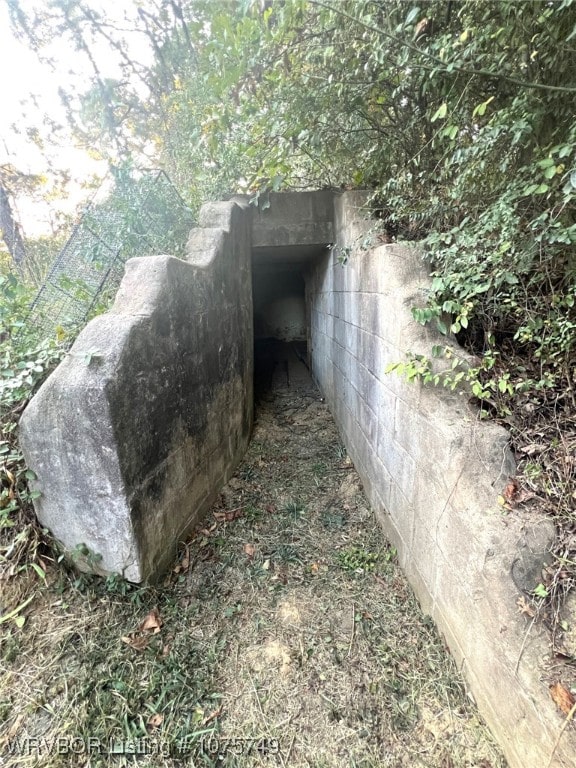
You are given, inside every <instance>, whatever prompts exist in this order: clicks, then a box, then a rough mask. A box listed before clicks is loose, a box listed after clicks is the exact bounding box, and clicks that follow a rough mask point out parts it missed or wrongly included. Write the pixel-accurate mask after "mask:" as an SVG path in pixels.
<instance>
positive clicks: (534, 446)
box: [519, 443, 548, 456]
mask: <svg viewBox="0 0 576 768" xmlns="http://www.w3.org/2000/svg"><path fill="white" fill-rule="evenodd" d="M546 448H548V446H547V445H545V444H544V443H530V444H529V445H524V446H523V447H522V448H520V449H519V450H520V451H521V453H525V454H526V455H527V456H533V455H534V454H535V453H542V451H545V450H546Z"/></svg>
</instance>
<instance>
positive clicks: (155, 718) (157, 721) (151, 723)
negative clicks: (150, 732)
mask: <svg viewBox="0 0 576 768" xmlns="http://www.w3.org/2000/svg"><path fill="white" fill-rule="evenodd" d="M163 722H164V715H161V714H160V713H159V712H156V713H155V714H154V715H152V717H151V718H150V719H149V720H148V722H147V723H146V725H147V726H148V727H149V728H159V727H160V726H161V725H162V723H163Z"/></svg>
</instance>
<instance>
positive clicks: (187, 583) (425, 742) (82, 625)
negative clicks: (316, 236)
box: [0, 389, 505, 768]
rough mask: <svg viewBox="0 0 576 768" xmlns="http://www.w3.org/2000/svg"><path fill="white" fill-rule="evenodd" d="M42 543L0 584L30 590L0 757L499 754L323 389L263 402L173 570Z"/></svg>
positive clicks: (383, 759)
mask: <svg viewBox="0 0 576 768" xmlns="http://www.w3.org/2000/svg"><path fill="white" fill-rule="evenodd" d="M287 410H289V411H290V412H291V413H296V414H300V415H301V418H300V419H293V418H291V419H287V418H286V416H285V413H286V411H287ZM335 446H336V447H335ZM238 509H240V510H242V514H241V516H240V517H236V518H235V519H233V520H230V521H229V522H226V519H227V518H226V515H223V514H222V513H224V512H226V511H230V510H238ZM43 562H44V564H45V565H46V568H45V572H46V579H45V581H44V582H42V581H39V580H38V578H37V577H36V578H35V579H34V582H33V584H34V586H33V588H32V589H31V588H30V584H27V585H26V584H24V583H23V579H33V578H34V574H32V573H31V572H30V571H26V572H23V573H21V574H16V575H15V576H13V578H11V579H9V580H8V581H7V582H5V590H4V592H3V597H2V601H3V603H4V606H5V607H11V606H14V605H17V604H18V602H19V600H21V597H22V595H23V594H32V595H33V597H34V599H33V601H32V602H31V603H30V604H29V605H28V606H27V607H26V608H25V609H24V610H23V611H22V614H23V615H24V616H25V618H26V622H25V623H24V625H23V626H22V627H18V626H17V625H16V624H15V623H14V622H13V621H7V622H5V623H4V624H3V626H2V627H1V629H2V631H3V634H2V637H1V641H0V659H1V662H0V663H1V673H2V675H1V680H0V754H1V755H2V761H0V762H1V764H2V766H3V768H15V767H16V766H18V767H19V768H20V767H21V766H32V765H40V764H41V765H42V766H46V768H60V767H61V766H69V765H83V766H84V765H86V766H88V765H89V766H90V768H97V767H98V768H99V767H100V766H108V765H114V766H123V765H133V764H134V759H135V757H137V759H138V765H143V766H148V765H149V766H158V767H159V768H163V767H164V766H173V767H174V768H176V766H180V765H196V766H214V767H215V766H218V767H219V768H220V767H222V768H224V767H226V768H233V767H235V766H238V768H244V767H246V766H252V765H269V766H271V765H277V766H293V767H294V768H299V767H300V766H302V767H304V766H309V767H314V768H321V767H326V768H335V767H336V766H338V767H340V766H342V767H349V768H353V767H354V768H360V767H361V768H371V767H374V768H376V766H378V767H379V768H381V767H383V766H394V767H395V768H396V767H400V766H407V767H410V768H418V767H419V766H421V767H422V768H448V767H449V766H453V767H454V768H465V767H469V768H503V766H505V762H504V759H503V757H502V755H501V753H500V752H499V750H498V748H497V747H496V746H495V745H494V743H493V741H492V739H491V737H490V734H489V732H488V731H487V729H486V727H485V725H484V724H483V723H482V721H481V718H480V717H479V715H478V713H477V711H476V710H475V709H474V707H473V706H472V704H471V703H470V700H469V698H468V696H467V694H466V689H465V686H464V683H463V681H462V679H461V678H460V675H459V673H458V670H457V669H456V667H455V665H454V662H453V660H452V659H451V657H450V656H449V655H448V653H447V652H446V650H445V647H444V644H443V642H442V639H441V638H440V637H439V636H438V634H437V632H436V630H435V628H434V626H433V624H432V623H431V621H430V620H429V619H427V618H426V617H425V616H423V615H422V613H421V611H420V609H419V607H418V603H417V601H416V599H415V597H414V595H413V593H412V591H411V589H410V587H409V585H408V583H407V582H406V579H405V578H404V576H403V575H402V573H401V571H400V569H399V567H398V565H397V563H396V559H395V553H394V550H393V549H392V548H390V547H389V546H388V545H387V543H386V542H385V541H384V540H383V537H382V534H381V532H380V530H379V529H378V526H377V524H376V522H375V521H374V519H373V516H372V513H371V511H370V509H369V507H368V504H367V502H366V499H365V498H364V495H363V492H362V489H361V487H360V482H359V479H358V477H357V475H356V473H355V471H354V468H353V467H352V465H351V462H350V460H349V459H348V457H347V456H346V454H345V451H344V450H343V449H342V447H341V446H340V445H339V443H338V436H337V433H336V428H335V426H334V423H333V421H332V419H331V417H330V415H329V413H328V411H327V409H326V407H325V406H324V405H322V404H321V403H320V402H319V399H318V395H317V393H316V392H314V391H313V390H312V389H309V390H304V391H298V392H296V391H293V390H288V389H284V390H279V391H278V392H277V396H276V397H275V398H274V399H273V400H268V401H264V402H263V404H262V405H261V407H260V410H259V414H258V421H257V425H256V428H255V435H254V441H253V443H252V445H251V447H250V449H249V451H248V454H247V456H246V458H245V461H244V462H243V464H242V466H241V467H240V468H239V469H238V472H237V473H236V475H235V477H234V478H233V480H232V481H231V483H230V484H229V485H228V486H227V487H226V488H225V489H224V490H223V492H222V494H221V496H220V498H219V500H218V503H217V504H216V505H215V507H214V509H213V510H212V512H211V513H210V515H209V517H208V519H207V520H206V521H205V522H204V523H203V525H202V526H201V527H200V529H199V530H198V531H197V532H196V534H195V535H194V536H193V537H192V539H191V540H190V541H189V542H187V543H186V545H185V546H183V547H182V550H181V554H180V557H179V559H178V562H177V563H175V564H174V569H173V571H172V572H171V573H170V574H169V576H168V577H167V579H166V581H165V583H164V584H163V585H162V586H160V587H157V588H150V587H134V586H132V585H129V584H127V583H126V582H123V581H122V580H120V579H118V578H109V579H108V580H101V579H95V578H90V577H87V576H80V577H78V576H77V575H76V574H74V573H71V572H67V571H66V570H64V568H63V566H62V565H58V564H56V563H54V562H50V561H49V560H48V559H45V560H44V561H43ZM59 740H60V741H59ZM89 740H90V741H89ZM88 747H90V750H89V751H88ZM73 748H75V749H76V752H77V754H73V753H72V749H73ZM122 748H124V749H126V748H130V749H132V751H133V752H138V751H140V753H141V754H137V755H136V756H135V755H129V754H124V755H122V754H120V753H119V752H118V750H120V749H122ZM2 750H3V751H2ZM111 750H112V752H114V751H115V750H116V753H114V754H110V752H111ZM146 751H147V752H148V753H147V754H145V752H146Z"/></svg>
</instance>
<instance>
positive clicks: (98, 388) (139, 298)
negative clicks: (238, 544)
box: [20, 203, 253, 582]
mask: <svg viewBox="0 0 576 768" xmlns="http://www.w3.org/2000/svg"><path fill="white" fill-rule="evenodd" d="M201 224H203V225H205V227H206V228H201V229H197V230H194V231H193V233H192V235H191V237H190V241H189V246H188V252H189V259H188V261H186V262H185V261H180V260H178V259H175V258H172V257H170V256H155V257H147V258H138V259H133V260H131V261H129V262H128V264H127V268H126V275H125V277H124V279H123V281H122V285H121V288H120V291H119V293H118V296H117V298H116V301H115V304H114V306H113V308H112V310H111V311H110V312H109V313H107V314H105V315H102V316H100V317H97V318H96V319H94V320H92V322H90V323H89V324H88V326H87V327H86V328H85V329H84V330H83V331H82V333H81V334H80V336H79V337H78V339H77V341H76V343H75V344H74V346H73V347H72V350H71V352H70V354H69V355H68V356H67V358H66V359H65V360H64V362H63V363H62V364H61V365H60V366H59V368H58V369H57V370H56V372H55V373H54V374H53V375H52V376H50V378H49V379H48V380H47V382H46V383H45V384H44V386H43V387H42V388H41V389H40V391H39V392H38V394H37V395H36V396H35V397H34V398H33V400H32V401H31V403H30V405H29V406H28V408H27V409H26V411H25V413H24V415H23V417H22V420H21V423H20V439H21V444H22V447H23V450H24V453H25V456H26V459H27V461H28V464H29V466H31V467H33V469H34V471H35V472H36V473H37V475H38V481H37V482H36V483H35V486H36V488H37V489H38V490H40V491H41V494H42V495H41V496H40V498H39V499H38V500H37V501H36V511H37V513H38V518H39V520H40V521H41V522H42V524H43V525H46V526H47V527H48V528H50V529H51V531H52V532H53V534H54V535H55V536H56V538H58V539H59V540H60V541H61V542H62V543H63V544H64V545H65V547H66V548H68V549H69V550H72V549H74V548H75V547H76V546H77V545H79V544H84V545H85V546H87V547H88V548H89V550H90V551H91V552H93V553H95V554H98V555H99V556H101V560H100V562H99V564H98V567H99V570H100V571H101V572H103V573H111V572H118V573H121V574H123V575H124V576H125V577H126V578H128V579H129V580H131V581H135V582H139V581H142V580H145V579H148V578H153V577H154V576H156V575H158V574H160V573H162V571H163V570H164V569H165V568H166V567H167V566H168V565H169V564H170V561H171V558H173V556H174V554H175V549H176V546H177V543H178V541H179V540H181V539H182V538H183V537H184V535H185V534H186V532H187V530H188V529H189V528H190V527H191V526H192V525H193V524H194V523H195V522H196V521H197V520H198V519H199V517H200V516H201V515H202V513H203V512H204V511H205V510H206V509H207V508H208V507H209V505H210V504H211V502H212V501H213V498H214V496H215V494H217V492H218V491H219V490H220V488H221V486H222V485H223V483H224V482H226V480H227V479H228V477H229V476H230V474H231V472H232V470H233V468H234V466H235V465H236V463H237V462H238V461H239V459H240V458H241V457H242V455H243V453H244V451H245V448H246V446H247V443H248V440H249V436H250V430H251V424H252V409H253V395H252V366H253V362H252V343H253V340H252V335H253V334H252V297H251V267H250V252H251V251H250V249H251V232H250V216H249V212H248V211H247V210H246V209H245V208H243V207H241V206H239V205H236V204H233V203H217V204H213V205H209V206H205V208H204V209H203V211H202V214H201Z"/></svg>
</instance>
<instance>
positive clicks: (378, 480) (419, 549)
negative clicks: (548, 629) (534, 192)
mask: <svg viewBox="0 0 576 768" xmlns="http://www.w3.org/2000/svg"><path fill="white" fill-rule="evenodd" d="M363 202H364V196H363V195H361V194H359V193H345V194H343V195H340V196H337V197H336V200H335V206H336V209H335V230H336V241H335V247H334V248H333V249H332V250H331V253H330V254H329V255H327V256H326V257H325V258H323V259H322V260H321V261H320V262H319V263H318V264H317V265H316V266H315V267H314V268H313V269H312V270H311V271H310V273H309V275H308V279H307V285H306V295H307V305H308V306H307V309H308V314H309V318H310V328H309V338H310V346H311V350H310V351H311V359H312V370H313V374H314V376H315V378H316V380H317V382H318V384H319V386H320V388H321V390H322V391H323V393H324V395H325V397H326V401H327V403H328V404H329V406H330V408H331V410H332V413H333V414H334V416H335V418H336V421H337V423H338V425H339V428H340V431H341V434H342V436H343V439H344V442H345V444H346V446H347V449H348V452H349V454H350V456H351V458H352V460H353V461H354V464H355V466H356V468H357V470H358V471H359V474H360V475H361V477H362V480H363V483H364V487H365V490H366V492H367V495H368V497H369V499H370V502H371V504H372V506H373V509H374V510H375V512H376V515H377V518H378V520H379V522H380V524H381V525H382V528H383V529H384V531H385V533H386V535H387V536H388V538H389V539H390V540H391V542H392V543H393V544H394V545H395V546H396V547H397V549H398V553H399V558H400V562H401V565H402V566H403V568H404V570H405V571H406V573H407V575H408V577H409V579H410V581H411V583H412V585H413V587H414V589H415V591H416V593H417V595H418V597H419V600H420V602H421V605H422V607H423V609H424V610H425V611H426V612H427V613H428V614H430V615H431V616H432V617H433V619H434V620H435V622H436V624H437V625H438V627H439V628H440V630H441V631H442V633H443V634H444V636H445V638H446V640H447V642H448V644H449V646H450V648H451V651H452V653H453V655H454V657H455V659H456V661H457V663H458V664H459V666H460V667H461V668H462V669H463V671H464V674H465V676H466V678H467V680H468V683H469V685H470V690H471V692H472V694H473V695H474V697H475V698H476V700H477V702H478V705H479V707H480V710H481V711H482V712H483V714H484V716H485V717H486V719H487V722H488V724H489V725H490V727H491V728H492V730H493V732H494V734H495V736H496V737H497V738H498V740H499V742H500V744H501V745H502V747H503V748H504V750H505V753H506V756H507V758H508V760H509V763H510V765H511V766H513V767H514V768H530V767H533V768H540V767H541V766H556V767H557V768H559V767H560V766H563V767H564V768H568V766H572V765H574V755H575V754H576V740H575V739H574V733H573V732H572V733H565V734H564V736H563V739H562V740H561V741H560V743H559V744H558V745H557V747H556V749H555V750H554V744H555V741H556V737H557V735H558V731H559V729H560V728H561V726H562V717H561V715H560V714H559V712H558V711H557V710H556V708H555V705H554V704H553V702H552V701H551V699H550V696H549V693H548V688H547V685H545V684H544V683H543V682H542V681H541V680H540V675H541V674H542V661H543V659H544V658H545V656H546V655H547V654H548V653H549V646H548V640H547V637H546V636H545V635H544V634H543V633H542V631H541V630H540V629H539V628H538V627H536V626H533V627H530V626H529V624H528V623H527V620H526V618H525V617H523V616H521V615H520V614H519V612H518V608H517V605H516V600H517V598H518V595H519V591H518V589H517V587H516V586H515V584H514V583H513V581H512V578H511V568H512V564H513V563H514V562H515V560H517V559H518V557H519V556H521V553H523V552H526V551H527V548H528V550H529V553H530V556H531V557H533V558H536V561H537V562H538V560H539V559H541V561H542V562H543V561H544V559H545V558H546V553H547V550H548V548H549V547H550V545H551V543H552V541H553V537H554V529H553V526H552V524H551V523H550V522H549V521H546V520H543V519H540V518H536V519H532V518H531V517H530V516H528V515H527V514H526V513H510V514H507V513H505V512H504V510H503V509H502V508H501V507H499V506H498V504H497V497H498V495H499V494H500V493H501V492H502V490H503V488H504V486H505V484H506V481H507V478H508V477H509V476H510V475H513V474H514V471H515V466H514V461H513V459H512V456H511V454H510V452H509V449H508V447H507V443H508V435H507V433H506V432H505V430H503V429H502V428H500V427H498V426H497V425H495V424H491V423H484V422H480V421H479V418H478V414H477V412H475V411H474V410H473V409H472V408H471V407H470V406H469V404H468V402H467V399H466V398H465V397H463V396H461V395H459V394H453V393H450V392H448V391H446V390H443V389H438V388H433V387H423V386H421V385H419V384H410V383H408V382H407V381H406V380H405V379H403V378H400V377H399V376H397V375H395V374H386V372H385V371H386V366H387V365H388V363H391V362H398V361H402V360H405V359H406V353H408V352H412V353H419V354H428V355H429V356H430V354H431V347H432V345H433V344H437V343H442V344H445V343H446V339H445V338H444V337H439V336H438V335H437V334H436V333H435V332H433V331H430V330H428V329H425V328H422V327H421V326H420V325H418V324H417V323H415V321H414V320H413V319H412V314H411V308H412V307H413V306H415V305H418V304H422V303H423V302H424V301H425V294H426V288H427V285H428V284H429V278H428V272H427V269H426V267H425V265H424V263H423V262H422V259H421V257H420V255H419V253H418V251H417V250H414V249H411V248H408V247H405V246H400V245H386V246H380V247H376V248H373V249H372V250H362V249H361V248H359V247H358V243H359V242H361V241H362V240H363V239H365V235H366V232H367V229H368V227H369V223H368V222H366V220H365V219H364V214H363ZM339 255H348V261H347V263H346V264H341V263H339V261H338V256H339ZM461 352H462V351H461ZM537 571H538V567H537V566H536V572H537ZM534 586H535V585H534ZM549 761H550V762H549Z"/></svg>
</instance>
